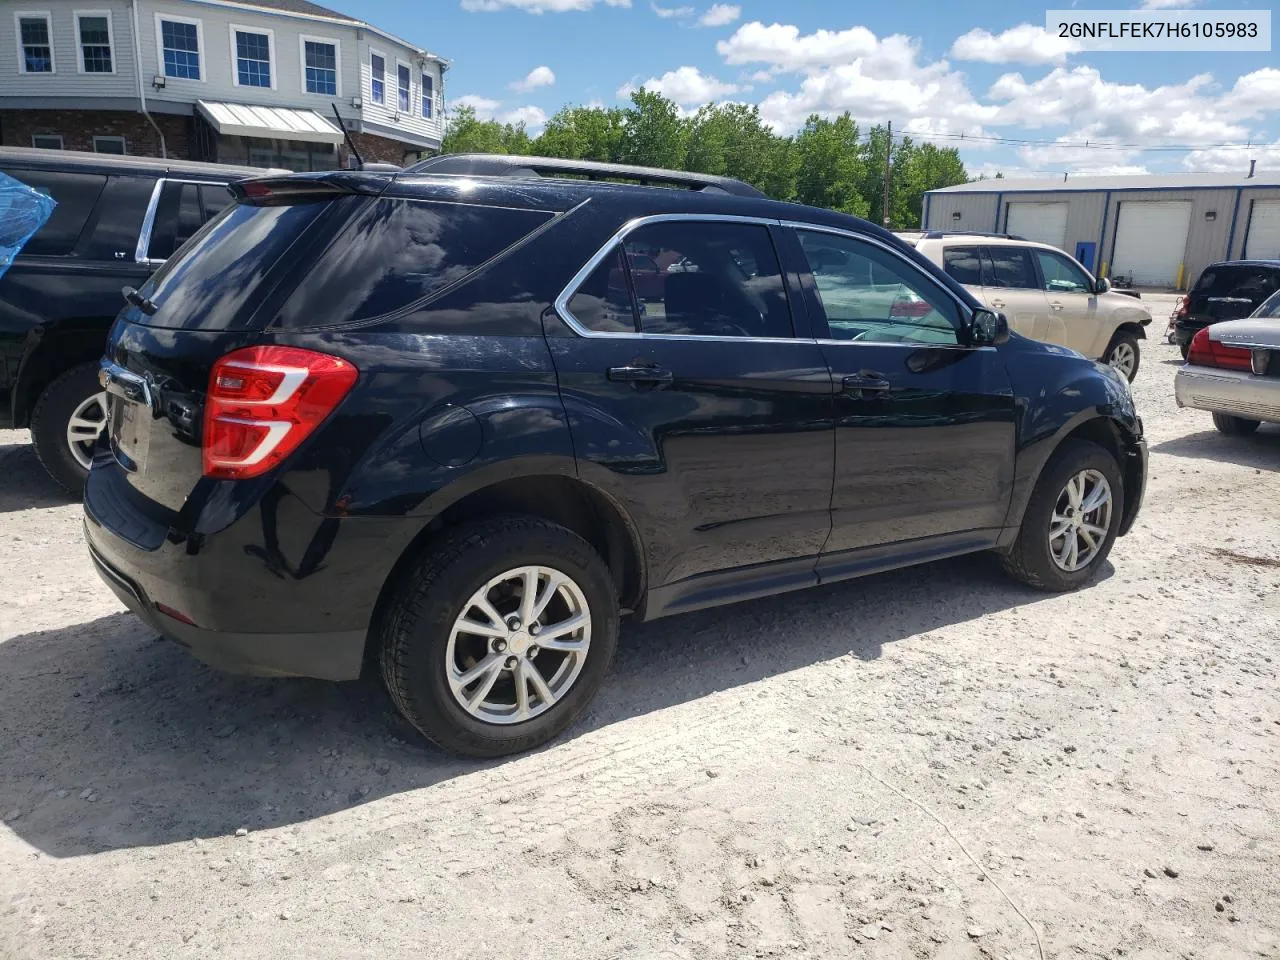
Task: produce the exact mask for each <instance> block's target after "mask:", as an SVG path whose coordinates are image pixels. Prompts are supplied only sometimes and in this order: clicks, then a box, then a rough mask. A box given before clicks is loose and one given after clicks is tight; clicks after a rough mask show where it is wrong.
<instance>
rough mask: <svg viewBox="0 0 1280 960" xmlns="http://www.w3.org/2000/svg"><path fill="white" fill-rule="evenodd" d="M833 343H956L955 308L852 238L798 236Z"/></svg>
mask: <svg viewBox="0 0 1280 960" xmlns="http://www.w3.org/2000/svg"><path fill="white" fill-rule="evenodd" d="M799 237H800V246H801V247H802V248H803V250H804V254H805V257H806V258H807V259H808V261H809V265H810V269H811V271H812V274H813V282H814V286H815V287H816V288H817V292H818V300H819V301H820V303H821V305H822V310H823V313H825V314H826V319H827V335H828V336H829V337H830V338H831V339H832V340H857V341H859V342H863V343H938V344H958V343H959V342H960V337H959V330H960V312H959V309H958V308H957V306H956V303H955V301H954V300H953V299H951V297H949V296H948V295H947V294H946V293H945V292H944V291H943V290H942V288H941V287H939V286H938V285H937V284H935V283H933V282H932V281H931V280H930V279H929V278H928V277H927V276H926V275H925V274H924V273H923V272H922V271H920V270H919V269H917V268H916V267H913V266H911V265H910V264H908V263H907V262H906V261H904V260H902V259H900V258H898V257H896V256H894V255H893V254H891V253H889V252H888V251H886V250H883V249H881V248H880V247H877V246H875V245H874V244H870V243H866V242H865V241H862V240H858V239H855V238H853V237H845V236H838V235H835V234H829V233H817V232H814V231H808V230H801V231H799Z"/></svg>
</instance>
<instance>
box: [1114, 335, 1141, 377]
mask: <svg viewBox="0 0 1280 960" xmlns="http://www.w3.org/2000/svg"><path fill="white" fill-rule="evenodd" d="M1107 362H1108V363H1109V364H1111V366H1113V367H1115V368H1116V369H1117V370H1119V371H1120V372H1121V373H1123V374H1124V378H1125V379H1126V380H1130V379H1132V378H1133V371H1134V368H1135V367H1137V365H1138V351H1137V350H1135V349H1134V348H1133V344H1131V343H1129V342H1128V341H1127V340H1121V341H1120V342H1119V343H1117V344H1116V345H1115V346H1114V347H1112V348H1111V357H1110V359H1108V360H1107Z"/></svg>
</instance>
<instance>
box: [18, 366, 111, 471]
mask: <svg viewBox="0 0 1280 960" xmlns="http://www.w3.org/2000/svg"><path fill="white" fill-rule="evenodd" d="M106 397H107V395H106V394H105V393H103V392H102V386H101V385H100V384H99V383H98V365H97V364H96V363H82V364H80V365H79V366H75V367H72V368H70V369H69V370H65V371H63V372H62V374H60V375H59V376H58V377H57V378H56V379H55V380H54V381H53V382H52V383H50V384H49V385H48V386H47V387H45V389H44V392H43V393H41V394H40V399H38V400H37V401H36V406H35V409H34V410H33V411H32V412H31V440H32V442H33V443H34V444H35V448H36V456H37V457H38V458H39V459H40V463H41V464H42V465H43V466H44V468H45V470H46V471H47V472H48V474H49V476H51V477H53V479H54V480H55V481H57V483H58V485H59V486H61V487H62V488H63V489H64V490H66V491H67V492H68V493H73V494H75V495H76V496H79V495H80V492H81V491H82V490H83V489H84V480H85V477H87V476H88V475H89V463H90V460H91V458H92V456H93V445H94V444H95V443H96V442H97V439H98V435H99V433H101V431H102V430H103V428H105V427H106V425H107V404H106Z"/></svg>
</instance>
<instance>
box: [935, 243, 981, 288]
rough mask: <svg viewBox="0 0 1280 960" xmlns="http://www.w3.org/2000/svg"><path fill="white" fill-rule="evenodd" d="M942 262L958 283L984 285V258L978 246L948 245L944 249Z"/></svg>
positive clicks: (973, 285)
mask: <svg viewBox="0 0 1280 960" xmlns="http://www.w3.org/2000/svg"><path fill="white" fill-rule="evenodd" d="M942 262H943V265H944V266H945V268H946V271H947V273H948V274H950V275H951V277H952V279H954V280H955V281H956V282H957V283H964V284H968V285H969V286H972V287H980V286H982V260H981V258H980V257H979V256H978V248H977V247H947V248H946V249H945V250H943V251H942Z"/></svg>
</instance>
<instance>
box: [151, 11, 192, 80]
mask: <svg viewBox="0 0 1280 960" xmlns="http://www.w3.org/2000/svg"><path fill="white" fill-rule="evenodd" d="M159 23H160V47H161V59H162V60H163V61H164V75H165V76H166V77H174V78H176V79H179V80H199V79H200V28H199V25H198V24H196V23H194V22H189V21H185V20H160V21H159Z"/></svg>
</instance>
